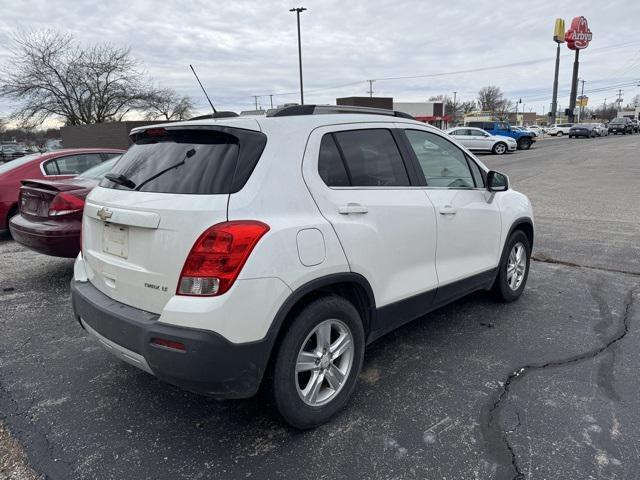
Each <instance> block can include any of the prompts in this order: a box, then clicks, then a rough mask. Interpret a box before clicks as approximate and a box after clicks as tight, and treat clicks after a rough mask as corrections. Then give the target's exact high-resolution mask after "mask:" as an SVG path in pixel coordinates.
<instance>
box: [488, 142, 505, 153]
mask: <svg viewBox="0 0 640 480" xmlns="http://www.w3.org/2000/svg"><path fill="white" fill-rule="evenodd" d="M507 150H508V147H507V144H506V143H504V142H497V143H496V144H495V145H494V146H493V148H492V149H491V151H492V152H493V153H494V155H503V154H504V153H506V152H507Z"/></svg>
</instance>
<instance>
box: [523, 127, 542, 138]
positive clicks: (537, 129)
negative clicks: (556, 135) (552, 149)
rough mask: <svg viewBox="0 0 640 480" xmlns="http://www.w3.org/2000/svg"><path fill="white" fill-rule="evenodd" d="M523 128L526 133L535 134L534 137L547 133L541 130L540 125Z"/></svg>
mask: <svg viewBox="0 0 640 480" xmlns="http://www.w3.org/2000/svg"><path fill="white" fill-rule="evenodd" d="M524 128H525V130H526V131H528V132H531V133H535V134H536V137H539V136H542V135H544V134H545V133H547V131H546V129H544V128H542V127H541V126H540V125H529V126H527V127H524Z"/></svg>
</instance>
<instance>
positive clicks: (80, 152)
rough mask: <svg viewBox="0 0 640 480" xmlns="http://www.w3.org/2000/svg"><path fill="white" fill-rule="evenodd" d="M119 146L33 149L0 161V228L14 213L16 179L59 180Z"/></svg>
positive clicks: (114, 152) (106, 156) (17, 189)
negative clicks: (113, 147)
mask: <svg viewBox="0 0 640 480" xmlns="http://www.w3.org/2000/svg"><path fill="white" fill-rule="evenodd" d="M122 152H123V150H117V149H109V148H106V149H102V148H78V149H67V150H56V151H55V152H50V153H45V154H40V153H33V154H31V155H26V156H24V157H22V158H19V159H17V160H13V161H11V162H8V163H5V164H4V165H0V230H6V229H8V228H9V219H10V218H11V217H12V216H14V215H16V214H17V213H18V196H19V192H20V186H21V184H20V182H21V181H22V180H25V179H27V178H31V179H49V180H62V179H64V178H71V177H75V176H76V175H78V174H79V173H82V172H84V171H85V170H87V169H89V168H91V167H93V166H95V165H98V164H99V163H102V162H103V161H105V160H107V159H109V158H111V157H114V156H116V155H120V154H121V153H122Z"/></svg>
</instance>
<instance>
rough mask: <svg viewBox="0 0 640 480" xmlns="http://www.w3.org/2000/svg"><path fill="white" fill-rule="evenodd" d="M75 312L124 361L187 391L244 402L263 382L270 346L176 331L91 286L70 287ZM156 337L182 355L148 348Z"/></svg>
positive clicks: (181, 329)
mask: <svg viewBox="0 0 640 480" xmlns="http://www.w3.org/2000/svg"><path fill="white" fill-rule="evenodd" d="M71 299H72V303H73V311H74V314H75V316H76V318H77V319H78V320H79V321H80V323H81V325H82V326H83V328H85V329H86V330H87V332H89V333H90V334H92V335H93V336H94V337H95V338H97V339H98V340H99V341H100V342H101V343H102V344H103V345H104V346H105V347H106V348H107V349H109V350H110V351H111V352H112V353H114V354H115V355H116V356H118V357H119V358H121V359H122V360H124V361H126V362H128V363H131V364H132V365H135V366H137V367H138V368H141V369H142V370H145V371H147V372H149V373H152V374H153V375H155V376H156V377H158V378H159V379H161V380H163V381H165V382H167V383H171V384H173V385H177V386H179V387H181V388H184V389H186V390H190V391H193V392H196V393H201V394H205V395H209V396H213V397H216V398H246V397H250V396H252V395H254V394H255V393H256V392H257V390H258V388H259V386H260V383H261V381H262V377H263V375H264V372H265V369H266V367H267V363H268V359H269V353H270V351H271V347H272V345H273V342H272V341H271V340H269V339H265V340H262V341H258V342H251V343H242V344H234V343H231V342H229V341H228V340H226V339H225V338H223V337H222V336H220V335H218V334H216V333H214V332H210V331H205V330H198V329H193V328H186V327H178V326H174V325H168V324H164V323H161V322H159V321H158V316H157V315H155V314H152V313H149V312H145V311H144V310H139V309H136V308H133V307H130V306H128V305H125V304H122V303H120V302H117V301H115V300H113V299H111V298H109V297H108V296H106V295H105V294H103V293H102V292H100V291H99V290H98V289H97V288H95V287H94V286H93V285H92V284H91V283H90V282H78V281H75V280H72V282H71ZM155 337H159V338H163V339H167V340H173V341H177V342H181V343H183V344H184V345H185V346H186V351H184V352H183V351H178V350H172V349H168V348H165V347H160V346H156V345H153V344H151V339H152V338H155Z"/></svg>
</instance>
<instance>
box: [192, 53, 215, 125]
mask: <svg viewBox="0 0 640 480" xmlns="http://www.w3.org/2000/svg"><path fill="white" fill-rule="evenodd" d="M189 68H191V71H192V72H193V75H194V76H195V77H196V80H197V81H198V83H199V84H200V88H201V89H202V93H204V96H205V97H207V100H208V101H209V105H211V108H212V109H213V114H214V115H215V114H216V113H218V111H217V110H216V107H214V106H213V103H211V99H210V98H209V95H207V91H206V90H205V89H204V87H203V86H202V82H201V81H200V79H199V78H198V74H197V73H196V71H195V70H194V69H193V65H189Z"/></svg>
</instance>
